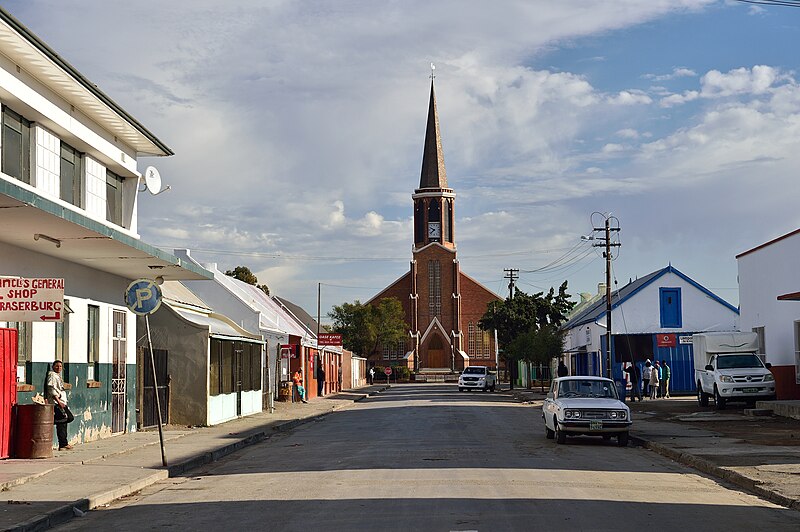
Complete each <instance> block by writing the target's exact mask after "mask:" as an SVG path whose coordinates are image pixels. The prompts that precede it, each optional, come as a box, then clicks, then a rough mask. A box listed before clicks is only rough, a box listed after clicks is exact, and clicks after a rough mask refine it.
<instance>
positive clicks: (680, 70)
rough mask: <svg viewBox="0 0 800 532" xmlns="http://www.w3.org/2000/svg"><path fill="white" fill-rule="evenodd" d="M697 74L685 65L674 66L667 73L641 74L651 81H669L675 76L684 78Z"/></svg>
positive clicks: (675, 77)
mask: <svg viewBox="0 0 800 532" xmlns="http://www.w3.org/2000/svg"><path fill="white" fill-rule="evenodd" d="M694 76H697V73H696V72H695V71H694V70H692V69H690V68H685V67H675V68H673V69H672V72H671V73H669V74H660V75H659V74H645V75H644V76H642V77H643V78H645V79H651V80H653V81H669V80H673V79H677V78H686V77H694Z"/></svg>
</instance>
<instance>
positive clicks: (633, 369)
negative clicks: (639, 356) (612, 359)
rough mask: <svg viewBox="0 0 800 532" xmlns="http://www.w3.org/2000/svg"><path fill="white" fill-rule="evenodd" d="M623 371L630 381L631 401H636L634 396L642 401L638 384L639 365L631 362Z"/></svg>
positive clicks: (639, 376) (639, 375)
mask: <svg viewBox="0 0 800 532" xmlns="http://www.w3.org/2000/svg"><path fill="white" fill-rule="evenodd" d="M625 373H627V374H628V380H629V381H630V383H631V402H634V401H636V398H637V397H638V398H639V402H640V403H641V402H642V388H641V387H640V386H639V379H640V378H641V376H642V373H641V372H640V371H639V367H638V366H637V365H636V364H634V363H631V365H629V366H628V367H627V368H625Z"/></svg>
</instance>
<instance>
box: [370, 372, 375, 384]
mask: <svg viewBox="0 0 800 532" xmlns="http://www.w3.org/2000/svg"><path fill="white" fill-rule="evenodd" d="M374 382H375V368H369V385H370V386H372V384H373V383H374Z"/></svg>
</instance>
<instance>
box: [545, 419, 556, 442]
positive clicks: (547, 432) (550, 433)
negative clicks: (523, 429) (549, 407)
mask: <svg viewBox="0 0 800 532" xmlns="http://www.w3.org/2000/svg"><path fill="white" fill-rule="evenodd" d="M544 437H545V438H547V439H548V440H552V439H553V438H555V437H556V433H555V431H553V430H551V429H550V427H548V426H547V423H545V424H544Z"/></svg>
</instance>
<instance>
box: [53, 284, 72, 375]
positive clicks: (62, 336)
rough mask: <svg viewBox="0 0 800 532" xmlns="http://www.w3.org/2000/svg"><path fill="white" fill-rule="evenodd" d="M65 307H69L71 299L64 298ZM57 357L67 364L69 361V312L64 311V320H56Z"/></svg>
mask: <svg viewBox="0 0 800 532" xmlns="http://www.w3.org/2000/svg"><path fill="white" fill-rule="evenodd" d="M64 307H65V308H69V300H68V299H65V300H64ZM55 326H56V345H55V359H56V360H60V361H61V362H63V363H64V365H65V366H66V364H67V363H68V362H69V313H68V312H64V321H62V322H58V321H57V322H56V323H55Z"/></svg>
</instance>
